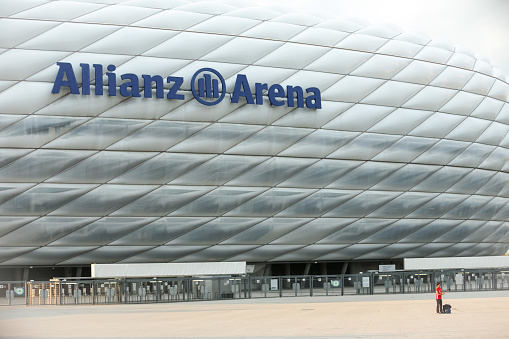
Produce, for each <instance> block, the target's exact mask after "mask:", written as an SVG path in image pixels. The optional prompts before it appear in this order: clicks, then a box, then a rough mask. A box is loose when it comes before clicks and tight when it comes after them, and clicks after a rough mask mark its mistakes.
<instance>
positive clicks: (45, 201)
mask: <svg viewBox="0 0 509 339" xmlns="http://www.w3.org/2000/svg"><path fill="white" fill-rule="evenodd" d="M93 187H94V186H93V185H64V184H39V185H38V186H36V187H34V188H31V189H29V190H28V191H26V192H23V193H22V194H20V195H17V196H16V197H14V198H12V199H11V200H9V201H7V202H5V203H3V204H2V205H0V214H3V215H44V214H46V213H49V212H51V211H52V210H54V209H56V208H58V207H59V206H61V205H62V204H65V203H66V202H68V201H71V200H72V199H75V198H76V197H78V196H80V195H82V194H84V193H86V192H87V191H89V190H91V189H92V188H93Z"/></svg>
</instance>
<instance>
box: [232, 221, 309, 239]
mask: <svg viewBox="0 0 509 339" xmlns="http://www.w3.org/2000/svg"><path fill="white" fill-rule="evenodd" d="M308 221H309V220H306V219H301V218H299V219H294V218H271V219H267V220H265V221H263V222H261V223H259V224H257V225H255V226H253V227H251V228H249V229H247V230H245V231H243V232H241V233H239V234H237V235H234V236H233V237H231V238H229V239H227V240H225V241H223V242H222V244H239V245H241V244H249V245H251V244H257V245H264V244H268V243H269V242H271V241H273V240H276V239H278V238H280V237H281V236H283V235H284V234H286V233H288V232H291V231H293V230H294V229H296V228H297V227H299V226H302V225H303V224H305V223H306V222H308Z"/></svg>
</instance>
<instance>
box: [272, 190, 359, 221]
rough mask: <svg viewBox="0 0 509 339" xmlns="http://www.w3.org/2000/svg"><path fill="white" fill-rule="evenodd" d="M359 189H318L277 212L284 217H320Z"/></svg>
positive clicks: (352, 195) (355, 193)
mask: <svg viewBox="0 0 509 339" xmlns="http://www.w3.org/2000/svg"><path fill="white" fill-rule="evenodd" d="M360 192H361V191H339V190H331V189H325V190H320V191H318V192H316V193H314V194H312V195H311V196H309V197H306V198H305V199H302V200H301V201H299V202H297V203H296V204H294V205H292V206H290V207H288V208H287V209H285V210H284V211H282V212H281V213H279V214H278V216H286V217H320V216H321V215H323V214H324V213H327V212H328V211H330V210H331V209H333V208H334V207H337V206H338V205H340V204H342V203H344V202H345V201H348V200H349V199H351V198H353V197H354V196H356V195H357V194H359V193H360Z"/></svg>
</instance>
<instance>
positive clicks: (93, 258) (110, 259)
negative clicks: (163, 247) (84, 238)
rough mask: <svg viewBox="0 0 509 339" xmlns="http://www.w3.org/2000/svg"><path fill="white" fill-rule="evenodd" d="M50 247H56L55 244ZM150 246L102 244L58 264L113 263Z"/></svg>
mask: <svg viewBox="0 0 509 339" xmlns="http://www.w3.org/2000/svg"><path fill="white" fill-rule="evenodd" d="M51 248H56V246H53V247H51ZM150 248H151V247H149V246H104V247H100V248H98V249H95V250H92V251H90V252H87V253H84V254H81V255H78V256H76V257H74V258H71V259H68V260H66V261H63V262H61V263H60V264H62V265H83V264H88V263H91V262H93V263H96V264H113V263H116V262H118V261H120V260H122V259H125V258H127V257H130V256H133V255H136V254H138V253H140V252H144V251H146V250H149V249H150Z"/></svg>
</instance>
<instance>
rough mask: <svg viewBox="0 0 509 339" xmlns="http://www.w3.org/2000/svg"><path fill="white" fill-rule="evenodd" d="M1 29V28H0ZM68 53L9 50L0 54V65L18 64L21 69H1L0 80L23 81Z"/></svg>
mask: <svg viewBox="0 0 509 339" xmlns="http://www.w3.org/2000/svg"><path fill="white" fill-rule="evenodd" d="M0 27H1V26H0ZM68 54H69V53H64V52H56V51H33V50H32V51H30V50H21V49H10V50H8V51H7V52H5V53H2V54H0V64H1V65H14V64H19V65H23V67H2V72H1V73H0V79H1V80H25V79H26V78H27V77H29V76H31V75H33V74H35V73H37V72H39V71H40V70H42V69H44V68H46V67H48V66H50V65H52V64H54V63H56V62H57V61H60V60H62V59H63V58H64V57H66V56H67V55H68Z"/></svg>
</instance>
